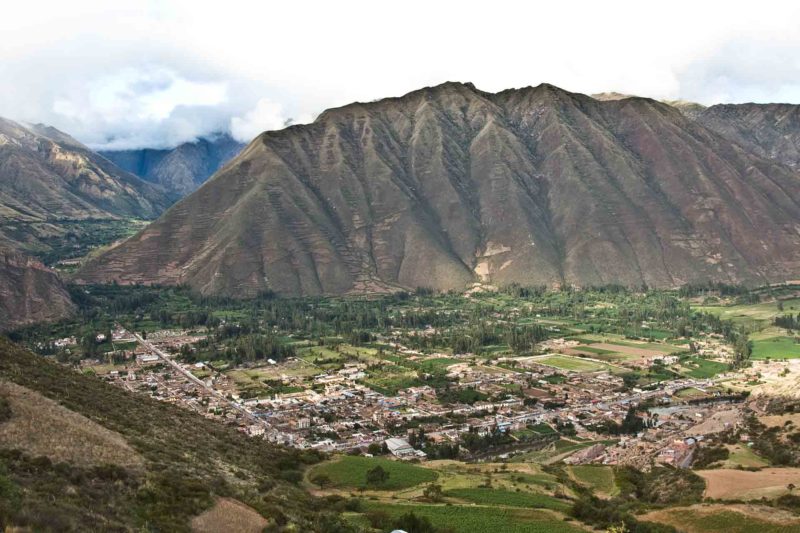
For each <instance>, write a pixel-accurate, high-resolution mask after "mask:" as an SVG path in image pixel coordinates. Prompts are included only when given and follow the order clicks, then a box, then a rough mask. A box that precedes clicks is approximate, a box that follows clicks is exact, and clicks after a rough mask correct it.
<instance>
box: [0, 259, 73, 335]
mask: <svg viewBox="0 0 800 533" xmlns="http://www.w3.org/2000/svg"><path fill="white" fill-rule="evenodd" d="M74 310H75V306H74V305H73V304H72V301H71V300H70V297H69V294H68V293H67V290H66V289H65V288H64V285H63V284H62V283H61V280H60V279H59V278H58V275H57V274H56V273H55V272H53V271H52V270H50V269H48V268H46V267H45V266H44V265H42V264H41V263H39V262H38V261H35V260H33V259H31V258H29V257H26V256H24V255H22V254H19V253H16V252H12V251H10V250H3V249H0V332H2V331H7V330H10V329H14V328H18V327H22V326H27V325H29V324H33V323H36V322H51V321H54V320H58V319H61V318H65V317H67V316H69V315H70V314H71V313H72V312H74Z"/></svg>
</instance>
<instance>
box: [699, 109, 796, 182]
mask: <svg viewBox="0 0 800 533" xmlns="http://www.w3.org/2000/svg"><path fill="white" fill-rule="evenodd" d="M692 118H695V119H696V120H697V121H698V122H699V123H700V124H702V125H704V126H705V127H707V128H709V129H712V130H714V131H716V132H717V133H720V134H722V135H724V136H726V137H728V138H729V139H732V140H734V141H736V142H737V143H739V144H741V145H742V146H745V147H747V148H748V149H750V150H752V151H753V152H755V153H756V154H759V155H760V156H762V157H768V158H770V159H774V160H776V161H779V162H781V163H783V164H785V165H788V166H790V167H792V168H793V169H795V170H800V106H799V105H794V104H720V105H714V106H711V107H709V108H706V109H705V110H704V111H703V112H702V113H699V114H697V115H695V116H693V117H692Z"/></svg>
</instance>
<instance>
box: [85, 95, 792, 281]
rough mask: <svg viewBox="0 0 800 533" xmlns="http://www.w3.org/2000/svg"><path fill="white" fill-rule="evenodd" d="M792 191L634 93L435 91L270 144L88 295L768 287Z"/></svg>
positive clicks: (258, 144)
mask: <svg viewBox="0 0 800 533" xmlns="http://www.w3.org/2000/svg"><path fill="white" fill-rule="evenodd" d="M798 221H800V178H799V177H798V175H797V174H796V173H795V172H794V171H793V170H792V169H791V168H789V167H787V166H785V165H782V164H780V163H777V162H775V161H772V160H768V159H764V158H762V157H760V156H758V155H757V154H754V153H753V152H751V151H749V150H747V149H746V148H744V147H742V146H740V145H739V144H736V143H734V142H731V141H730V140H728V139H727V138H725V137H723V136H721V135H719V134H717V133H715V132H713V131H711V130H709V129H708V128H705V127H703V126H702V125H700V124H698V123H696V122H694V121H692V120H690V119H689V118H687V117H686V116H684V115H683V114H682V113H681V112H679V111H678V110H677V109H675V108H673V107H671V106H669V105H666V104H663V103H660V102H657V101H654V100H650V99H645V98H628V99H622V100H608V101H598V100H595V99H592V98H590V97H588V96H585V95H580V94H573V93H569V92H567V91H564V90H561V89H559V88H556V87H553V86H551V85H547V84H543V85H540V86H538V87H529V88H524V89H519V90H507V91H503V92H500V93H497V94H490V93H486V92H482V91H480V90H477V89H476V88H475V87H474V86H472V85H470V84H458V83H446V84H443V85H440V86H437V87H432V88H426V89H422V90H418V91H414V92H412V93H409V94H407V95H405V96H403V97H401V98H388V99H384V100H380V101H378V102H374V103H368V104H361V103H356V104H352V105H348V106H345V107H342V108H338V109H332V110H329V111H326V112H325V113H323V114H322V115H320V117H319V118H318V119H317V120H316V121H315V122H314V123H313V124H310V125H307V126H293V127H289V128H286V129H285V130H282V131H276V132H266V133H264V134H262V135H261V136H260V137H258V138H257V139H255V140H254V141H253V142H252V143H251V144H250V145H249V146H248V147H247V148H246V149H245V150H244V151H243V152H242V153H241V154H239V156H238V157H237V158H236V159H234V160H233V161H232V162H231V164H229V165H227V166H226V167H225V168H224V169H222V170H221V171H220V172H219V173H218V174H217V175H216V176H214V177H213V178H212V179H210V180H209V181H208V182H207V183H206V184H205V185H204V186H203V187H202V188H200V189H199V190H198V191H196V192H195V193H194V194H192V195H191V196H190V197H188V198H186V199H184V200H183V201H181V202H180V203H179V204H177V205H176V206H175V207H174V208H173V209H171V210H170V211H169V212H168V213H166V215H165V216H163V217H162V218H160V219H159V220H158V221H156V222H155V223H153V224H152V225H150V226H149V227H148V228H147V229H146V230H145V231H143V232H141V233H140V234H138V235H137V236H135V237H133V238H131V239H130V240H128V241H126V242H125V243H123V244H121V245H120V246H118V247H116V248H114V249H113V250H110V251H108V252H106V253H104V254H103V255H102V256H100V257H98V258H96V259H95V260H93V261H91V262H89V263H88V264H87V265H86V266H85V268H83V270H82V271H81V272H79V274H78V277H77V279H79V280H81V281H84V282H96V281H101V282H110V281H118V282H121V283H167V284H176V283H188V284H190V285H191V286H193V287H194V288H196V289H198V290H200V291H201V292H203V293H213V294H230V295H235V296H244V295H252V294H255V293H257V292H259V291H262V290H266V289H270V290H274V291H277V292H279V293H282V294H290V295H291V294H294V295H296V294H323V293H324V294H339V293H348V292H358V291H367V290H388V289H392V288H399V287H406V288H413V287H417V286H428V287H433V288H437V289H462V288H464V287H466V286H468V285H469V284H471V283H473V282H476V281H481V282H487V283H493V284H506V283H512V282H518V283H523V284H547V285H552V284H562V283H570V284H577V285H589V284H604V283H621V284H625V285H640V284H647V285H651V286H662V287H664V286H676V285H681V284H684V283H687V282H692V281H700V280H718V281H725V282H731V283H738V282H742V283H762V282H764V281H768V280H771V281H779V280H784V279H787V278H790V277H796V276H797V275H798V274H800V225H799V224H798Z"/></svg>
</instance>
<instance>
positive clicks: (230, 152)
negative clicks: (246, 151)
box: [100, 134, 245, 197]
mask: <svg viewBox="0 0 800 533" xmlns="http://www.w3.org/2000/svg"><path fill="white" fill-rule="evenodd" d="M244 147H245V145H244V144H242V143H240V142H237V141H236V140H234V139H233V138H232V137H231V136H230V135H228V134H221V135H218V136H215V137H212V138H208V139H206V138H202V139H198V140H197V141H195V142H191V143H184V144H181V145H180V146H178V147H177V148H173V149H171V150H155V149H149V148H146V149H141V150H119V151H101V152H100V154H101V155H102V156H103V157H105V158H107V159H108V160H110V161H112V162H113V163H114V164H116V165H117V166H119V167H120V168H123V169H125V170H126V171H128V172H131V173H133V174H136V175H137V176H139V177H141V178H143V179H145V180H147V181H149V182H152V183H158V184H159V185H161V186H162V187H164V189H165V190H167V191H169V192H170V193H172V194H174V195H176V196H178V197H182V196H186V195H187V194H189V193H191V192H192V191H194V190H195V189H197V188H198V187H199V186H200V185H202V184H203V182H205V181H206V180H207V179H208V178H209V176H211V175H212V174H213V173H214V172H216V171H217V170H219V169H220V167H222V165H224V164H225V163H227V162H228V161H230V160H231V159H233V158H234V157H235V156H236V154H238V153H239V152H241V151H242V148H244Z"/></svg>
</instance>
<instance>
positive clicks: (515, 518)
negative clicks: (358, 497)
mask: <svg viewBox="0 0 800 533" xmlns="http://www.w3.org/2000/svg"><path fill="white" fill-rule="evenodd" d="M366 507H367V508H368V509H371V510H373V509H374V510H381V511H384V512H385V513H387V514H389V516H391V517H392V518H397V517H400V516H402V515H404V514H407V513H411V512H413V513H414V514H416V515H418V516H424V517H426V518H427V519H428V520H430V521H431V523H432V524H433V525H434V526H435V527H441V528H450V529H451V530H454V531H458V532H459V533H485V532H486V531H503V533H575V532H579V531H584V530H583V529H582V528H579V527H578V526H575V525H572V524H570V523H568V522H565V521H564V520H563V519H561V518H559V517H557V515H554V514H551V513H549V512H547V511H537V510H531V509H519V508H510V507H508V508H503V507H485V506H480V505H427V504H385V503H377V502H367V504H366Z"/></svg>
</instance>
